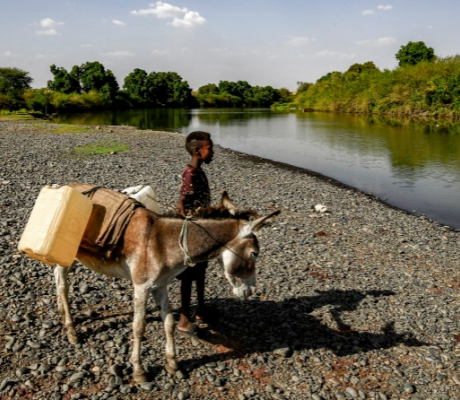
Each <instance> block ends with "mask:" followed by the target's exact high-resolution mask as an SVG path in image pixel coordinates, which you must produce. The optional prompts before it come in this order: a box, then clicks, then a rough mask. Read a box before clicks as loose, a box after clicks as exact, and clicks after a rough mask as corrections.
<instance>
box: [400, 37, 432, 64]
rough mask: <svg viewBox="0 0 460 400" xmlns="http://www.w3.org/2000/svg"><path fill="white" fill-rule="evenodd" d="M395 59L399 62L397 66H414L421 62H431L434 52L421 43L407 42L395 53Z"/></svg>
mask: <svg viewBox="0 0 460 400" xmlns="http://www.w3.org/2000/svg"><path fill="white" fill-rule="evenodd" d="M396 59H397V60H398V61H399V66H400V67H402V66H404V65H416V64H418V63H419V62H421V61H433V59H434V50H433V48H432V47H427V45H426V44H425V43H423V42H409V43H407V45H405V46H401V48H400V49H399V51H398V52H397V53H396Z"/></svg>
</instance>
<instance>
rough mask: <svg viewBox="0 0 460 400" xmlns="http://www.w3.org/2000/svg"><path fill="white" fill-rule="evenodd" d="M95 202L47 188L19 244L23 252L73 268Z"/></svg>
mask: <svg viewBox="0 0 460 400" xmlns="http://www.w3.org/2000/svg"><path fill="white" fill-rule="evenodd" d="M92 208H93V204H92V202H91V200H90V199H89V198H88V197H86V196H85V195H83V194H81V193H80V192H79V191H78V190H76V189H74V188H72V187H69V186H62V187H60V188H58V189H54V188H52V187H51V186H45V187H44V188H43V189H42V190H41V191H40V194H39V195H38V197H37V200H36V202H35V205H34V208H33V210H32V213H31V214H30V217H29V221H28V222H27V225H26V227H25V229H24V232H23V234H22V236H21V240H20V241H19V244H18V249H19V251H22V252H24V253H26V254H27V255H28V256H29V257H31V258H34V259H35V260H39V261H42V262H44V263H46V264H49V265H56V264H59V265H62V266H63V267H69V266H71V265H72V263H73V261H74V259H75V256H76V255H77V251H78V247H79V246H80V243H81V240H82V237H83V233H84V232H85V228H86V225H87V223H88V221H89V217H90V216H91V210H92Z"/></svg>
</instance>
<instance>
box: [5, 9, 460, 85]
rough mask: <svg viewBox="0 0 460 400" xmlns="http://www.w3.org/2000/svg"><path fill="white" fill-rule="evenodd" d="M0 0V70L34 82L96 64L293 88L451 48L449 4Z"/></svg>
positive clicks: (454, 43)
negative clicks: (403, 53) (405, 51)
mask: <svg viewBox="0 0 460 400" xmlns="http://www.w3.org/2000/svg"><path fill="white" fill-rule="evenodd" d="M388 1H389V2H387V1H386V0H384V1H380V0H377V1H368V0H355V1H350V0H340V1H339V0H284V1H279V0H278V1H275V0H245V1H242V0H232V1H221V0H220V1H219V0H168V1H167V2H161V1H153V2H149V1H148V0H147V1H145V0H70V1H67V0H15V1H11V0H0V38H1V40H0V67H16V68H20V69H22V70H25V71H27V72H29V74H30V76H31V77H32V78H33V79H34V82H33V84H32V86H33V87H36V88H40V87H45V86H46V83H47V81H48V80H49V79H52V74H51V73H50V65H52V64H55V65H56V66H58V67H64V68H66V69H68V70H70V69H71V68H72V66H74V65H81V64H84V63H85V62H87V61H99V62H101V63H102V64H103V65H104V67H105V68H106V69H110V70H112V72H113V73H114V74H115V76H116V78H117V81H118V83H119V85H120V86H123V81H124V78H125V77H126V76H127V75H128V74H129V73H130V72H132V71H133V70H134V69H135V68H141V69H144V70H145V71H147V73H150V72H165V71H171V72H177V73H178V74H179V75H181V76H182V78H183V79H184V80H186V81H188V83H189V85H190V86H191V87H192V88H194V89H198V88H199V87H200V86H202V85H205V84H208V83H216V84H218V83H219V81H220V80H229V81H237V80H244V81H247V82H249V84H251V85H252V86H255V85H259V86H266V85H270V86H273V87H275V88H281V87H286V88H288V89H290V90H295V89H296V88H297V82H315V81H316V80H317V79H318V78H320V77H321V76H323V75H325V74H327V73H328V72H331V71H346V70H347V69H348V68H349V67H350V65H352V64H354V63H363V62H366V61H373V62H374V63H375V64H376V65H377V67H379V68H380V69H385V68H387V69H394V68H396V67H397V61H396V59H395V54H396V53H397V51H398V50H399V48H400V47H401V46H402V45H406V44H407V43H408V42H409V41H424V42H425V43H426V44H427V45H428V46H430V47H433V48H434V50H435V54H436V55H437V56H441V57H445V56H450V55H455V54H459V53H460V24H459V23H458V17H459V16H460V1H458V0H455V1H454V0H436V1H433V0H402V1H392V0H388Z"/></svg>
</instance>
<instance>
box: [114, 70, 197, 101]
mask: <svg viewBox="0 0 460 400" xmlns="http://www.w3.org/2000/svg"><path fill="white" fill-rule="evenodd" d="M123 88H124V89H125V91H126V94H127V95H128V96H129V97H130V98H131V99H132V100H133V101H134V102H135V103H136V105H137V106H150V107H151V106H167V107H187V106H191V105H193V98H192V89H191V88H190V87H189V85H188V83H187V81H183V80H182V77H181V76H180V75H179V74H177V73H175V72H151V73H150V74H147V72H146V71H144V70H143V69H139V68H136V69H135V70H134V71H133V72H131V73H130V74H129V75H128V76H127V77H126V78H125V81H124V84H123Z"/></svg>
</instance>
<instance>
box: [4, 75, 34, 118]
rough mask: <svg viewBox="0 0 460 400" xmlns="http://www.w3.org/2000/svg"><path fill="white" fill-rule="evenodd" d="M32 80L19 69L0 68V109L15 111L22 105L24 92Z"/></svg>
mask: <svg viewBox="0 0 460 400" xmlns="http://www.w3.org/2000/svg"><path fill="white" fill-rule="evenodd" d="M32 82H33V79H32V78H31V77H30V76H29V73H28V72H26V71H23V70H22V69H19V68H0V94H1V96H0V97H1V101H0V103H1V108H8V109H17V108H20V107H21V106H22V105H23V103H24V91H25V90H26V89H30V84H31V83H32Z"/></svg>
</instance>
